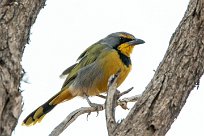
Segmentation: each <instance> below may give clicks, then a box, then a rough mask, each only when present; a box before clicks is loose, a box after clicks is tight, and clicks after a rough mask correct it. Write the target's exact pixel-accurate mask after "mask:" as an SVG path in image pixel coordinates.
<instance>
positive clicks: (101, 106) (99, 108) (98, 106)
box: [84, 94, 104, 116]
mask: <svg viewBox="0 0 204 136" xmlns="http://www.w3.org/2000/svg"><path fill="white" fill-rule="evenodd" d="M84 96H85V99H86V101H87V102H88V104H89V105H90V106H91V107H94V108H95V109H96V111H97V116H98V113H99V111H101V110H103V108H104V107H103V105H101V104H97V103H92V102H91V101H90V100H89V97H88V96H87V95H86V94H85V95H84Z"/></svg>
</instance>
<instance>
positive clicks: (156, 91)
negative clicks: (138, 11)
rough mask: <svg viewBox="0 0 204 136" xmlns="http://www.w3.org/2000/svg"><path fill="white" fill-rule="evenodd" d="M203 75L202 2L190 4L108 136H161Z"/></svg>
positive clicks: (194, 1)
mask: <svg viewBox="0 0 204 136" xmlns="http://www.w3.org/2000/svg"><path fill="white" fill-rule="evenodd" d="M172 10H173V9H172ZM203 72H204V0H190V3H189V6H188V9H187V11H186V13H185V15H184V17H183V19H182V21H181V22H180V24H179V26H178V28H177V29H176V31H175V33H174V34H173V35H172V38H171V40H170V43H169V48H168V50H167V52H166V54H165V56H164V59H163V60H162V62H161V63H160V65H159V67H158V68H157V70H156V72H155V75H154V77H153V79H152V80H151V82H150V83H149V84H148V86H147V87H146V90H145V91H144V93H143V95H142V97H141V98H140V99H139V101H138V102H137V103H136V104H135V106H134V107H133V109H131V111H130V112H129V114H128V116H127V118H126V119H125V120H124V121H123V122H122V123H121V124H119V126H117V127H116V129H115V131H114V133H113V134H110V135H114V136H164V135H165V134H166V133H167V131H168V130H169V128H170V126H171V124H172V123H173V122H174V120H175V118H176V117H177V116H178V115H179V113H180V111H181V109H182V107H183V106H184V104H185V102H186V99H187V98H188V95H189V94H190V92H191V91H192V89H193V88H194V87H195V86H196V85H197V84H198V83H199V79H200V78H201V76H202V75H203Z"/></svg>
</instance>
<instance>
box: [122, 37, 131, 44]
mask: <svg viewBox="0 0 204 136" xmlns="http://www.w3.org/2000/svg"><path fill="white" fill-rule="evenodd" d="M129 41H131V39H127V38H124V37H120V43H126V42H129Z"/></svg>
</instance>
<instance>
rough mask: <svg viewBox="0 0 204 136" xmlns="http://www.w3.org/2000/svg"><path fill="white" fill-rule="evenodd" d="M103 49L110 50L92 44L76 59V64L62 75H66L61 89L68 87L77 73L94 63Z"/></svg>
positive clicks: (97, 44) (105, 46)
mask: <svg viewBox="0 0 204 136" xmlns="http://www.w3.org/2000/svg"><path fill="white" fill-rule="evenodd" d="M105 48H110V47H109V46H107V45H103V44H99V43H96V44H93V45H92V46H90V47H89V48H87V49H86V50H85V51H84V52H83V53H82V54H81V55H80V56H79V57H78V59H77V60H78V61H79V62H78V63H76V64H74V65H72V66H71V67H69V68H67V69H66V70H65V71H64V72H63V73H62V76H63V75H68V76H67V78H66V80H65V82H64V84H63V86H62V88H64V87H68V86H70V84H71V83H72V82H73V81H74V79H75V78H76V76H77V74H78V72H79V71H80V70H81V69H82V68H84V67H86V66H88V65H90V64H92V63H93V62H95V60H96V59H97V57H98V56H99V54H100V53H101V52H102V51H103V50H104V49H105Z"/></svg>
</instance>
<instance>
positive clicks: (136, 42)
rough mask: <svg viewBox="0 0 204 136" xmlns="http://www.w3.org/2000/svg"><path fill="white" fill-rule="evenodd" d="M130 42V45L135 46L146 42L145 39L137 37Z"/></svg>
mask: <svg viewBox="0 0 204 136" xmlns="http://www.w3.org/2000/svg"><path fill="white" fill-rule="evenodd" d="M128 43H129V45H132V46H134V45H138V44H143V43H145V41H143V40H142V39H135V40H132V41H130V42H128Z"/></svg>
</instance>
